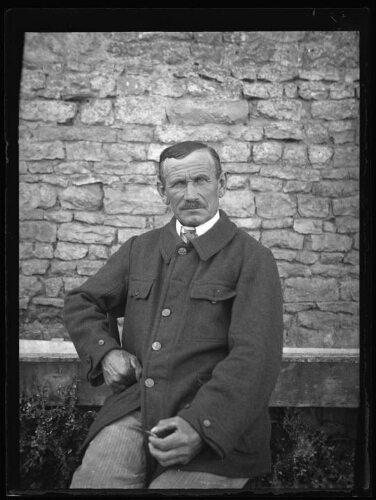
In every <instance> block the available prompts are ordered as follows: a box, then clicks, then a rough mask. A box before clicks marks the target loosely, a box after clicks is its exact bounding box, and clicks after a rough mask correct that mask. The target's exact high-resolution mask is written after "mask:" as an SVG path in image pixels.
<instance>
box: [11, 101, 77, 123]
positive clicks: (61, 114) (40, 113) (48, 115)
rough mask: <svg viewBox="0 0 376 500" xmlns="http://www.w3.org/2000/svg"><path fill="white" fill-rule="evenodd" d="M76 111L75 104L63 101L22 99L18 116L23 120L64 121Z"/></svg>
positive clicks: (69, 118)
mask: <svg viewBox="0 0 376 500" xmlns="http://www.w3.org/2000/svg"><path fill="white" fill-rule="evenodd" d="M76 111H77V104H75V103H73V102H65V101H42V100H34V101H24V102H22V101H21V103H20V118H22V119H24V120H33V121H44V122H57V123H66V122H67V121H69V120H71V119H72V118H73V117H74V116H75V114H76Z"/></svg>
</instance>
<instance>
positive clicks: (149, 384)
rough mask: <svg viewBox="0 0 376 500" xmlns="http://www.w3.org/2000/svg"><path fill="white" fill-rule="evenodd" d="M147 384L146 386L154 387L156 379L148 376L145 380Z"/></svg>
mask: <svg viewBox="0 0 376 500" xmlns="http://www.w3.org/2000/svg"><path fill="white" fill-rule="evenodd" d="M145 385H146V387H153V386H154V380H153V379H152V378H147V379H146V380H145Z"/></svg>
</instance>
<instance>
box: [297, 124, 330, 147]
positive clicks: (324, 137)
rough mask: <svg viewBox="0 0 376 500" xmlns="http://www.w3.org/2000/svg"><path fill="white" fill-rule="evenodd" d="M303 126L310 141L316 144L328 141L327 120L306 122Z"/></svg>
mask: <svg viewBox="0 0 376 500" xmlns="http://www.w3.org/2000/svg"><path fill="white" fill-rule="evenodd" d="M330 123H332V122H330ZM303 127H304V134H305V136H306V138H307V140H308V141H309V142H312V143H316V144H322V143H325V142H328V139H329V133H328V128H327V127H326V124H325V122H324V123H322V122H310V123H305V124H304V125H303Z"/></svg>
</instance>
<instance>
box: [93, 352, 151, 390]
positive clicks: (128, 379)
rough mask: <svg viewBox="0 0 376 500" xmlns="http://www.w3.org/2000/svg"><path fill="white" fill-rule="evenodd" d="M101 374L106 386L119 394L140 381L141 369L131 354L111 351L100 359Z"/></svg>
mask: <svg viewBox="0 0 376 500" xmlns="http://www.w3.org/2000/svg"><path fill="white" fill-rule="evenodd" d="M102 372H103V376H104V381H105V382H106V384H107V385H109V386H110V387H112V388H113V389H114V390H115V391H116V392H121V391H124V389H126V388H127V387H130V386H131V385H133V384H134V383H135V382H136V381H137V382H139V381H140V378H141V373H142V367H141V365H140V362H139V361H138V359H137V358H136V356H134V355H133V354H130V353H129V352H127V351H123V350H122V349H112V350H111V351H109V352H108V353H107V354H106V355H105V356H104V357H103V359H102Z"/></svg>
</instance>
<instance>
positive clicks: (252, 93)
mask: <svg viewBox="0 0 376 500" xmlns="http://www.w3.org/2000/svg"><path fill="white" fill-rule="evenodd" d="M243 94H244V96H245V97H253V98H258V99H271V98H275V97H282V95H283V85H282V84H281V83H264V82H262V83H261V82H254V83H248V82H244V83H243Z"/></svg>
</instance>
